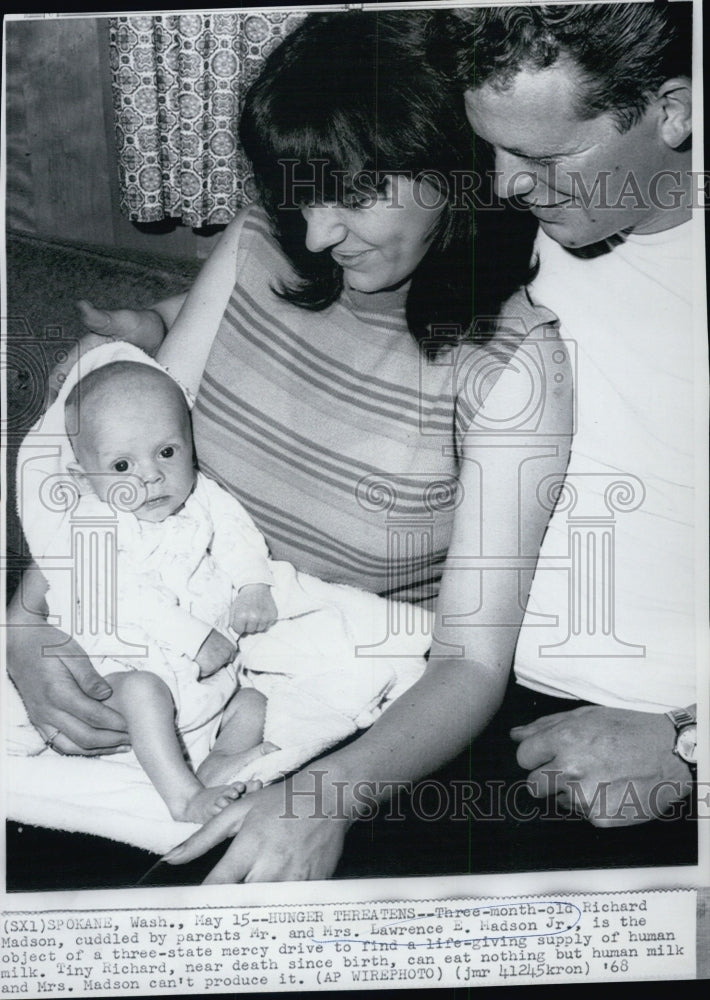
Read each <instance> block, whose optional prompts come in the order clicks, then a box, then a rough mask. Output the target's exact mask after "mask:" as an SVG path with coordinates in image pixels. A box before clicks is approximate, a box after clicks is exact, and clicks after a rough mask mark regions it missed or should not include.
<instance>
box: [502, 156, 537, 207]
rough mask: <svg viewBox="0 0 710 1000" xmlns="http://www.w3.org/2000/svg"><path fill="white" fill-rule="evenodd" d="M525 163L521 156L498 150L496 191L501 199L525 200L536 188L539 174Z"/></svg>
mask: <svg viewBox="0 0 710 1000" xmlns="http://www.w3.org/2000/svg"><path fill="white" fill-rule="evenodd" d="M525 163H526V161H525V160H523V159H522V158H521V157H519V156H514V155H513V154H512V153H505V152H503V151H502V150H500V149H497V150H496V165H495V170H496V179H495V189H496V194H497V195H498V196H499V197H500V198H523V197H524V196H525V195H526V194H530V192H531V191H532V190H533V189H534V188H535V186H536V185H537V181H538V178H537V174H536V173H535V171H534V170H530V169H529V167H526V166H525Z"/></svg>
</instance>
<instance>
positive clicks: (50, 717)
mask: <svg viewBox="0 0 710 1000" xmlns="http://www.w3.org/2000/svg"><path fill="white" fill-rule="evenodd" d="M46 592H47V584H46V581H45V579H44V576H43V575H42V573H41V572H40V571H39V570H38V569H37V567H36V566H34V565H33V566H31V567H30V568H29V569H28V570H26V571H25V574H24V576H23V578H22V581H21V583H20V586H19V587H18V588H17V591H16V593H15V595H14V597H13V599H12V601H11V602H10V605H9V607H8V612H7V628H6V636H7V669H8V673H9V675H10V677H11V678H12V680H13V681H14V683H15V686H16V687H17V689H18V691H19V692H20V695H21V697H22V700H23V702H24V704H25V708H26V709H27V713H28V715H29V717H30V719H31V720H32V722H33V723H34V725H35V726H36V727H37V729H38V730H39V731H40V732H41V733H43V734H44V735H45V736H48V735H50V734H52V733H55V732H57V734H58V735H56V736H55V737H54V738H53V746H54V748H55V749H56V750H59V751H60V753H66V754H84V755H95V754H104V753H114V752H116V751H117V750H122V749H128V746H127V742H128V735H127V732H126V728H125V723H124V720H123V719H122V717H121V716H120V715H119V714H118V712H114V711H113V709H110V708H108V707H107V706H106V705H103V704H102V701H104V700H105V699H106V698H109V697H110V696H111V688H110V686H109V685H108V684H107V683H106V681H105V680H103V678H101V677H99V675H98V674H97V673H96V671H95V670H94V668H93V667H92V665H91V661H90V660H89V658H88V657H87V656H86V653H85V652H84V650H83V649H82V648H81V646H79V644H78V643H77V642H75V641H74V640H73V639H71V638H70V637H69V636H67V635H66V634H65V633H64V632H61V631H60V630H59V629H56V628H53V627H52V626H51V625H48V624H47V621H46V618H47V605H46V601H45V594H46Z"/></svg>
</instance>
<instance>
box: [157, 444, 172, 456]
mask: <svg viewBox="0 0 710 1000" xmlns="http://www.w3.org/2000/svg"><path fill="white" fill-rule="evenodd" d="M174 454H175V449H174V448H173V446H172V445H171V444H169V445H168V446H167V447H166V448H163V449H162V450H161V452H160V457H161V458H172V457H173V455H174Z"/></svg>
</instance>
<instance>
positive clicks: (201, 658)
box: [195, 629, 237, 677]
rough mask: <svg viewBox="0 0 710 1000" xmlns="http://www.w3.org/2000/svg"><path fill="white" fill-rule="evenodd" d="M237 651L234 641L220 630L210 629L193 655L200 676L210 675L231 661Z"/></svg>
mask: <svg viewBox="0 0 710 1000" xmlns="http://www.w3.org/2000/svg"><path fill="white" fill-rule="evenodd" d="M236 652H237V647H236V646H235V645H234V643H232V642H230V641H229V639H226V638H225V637H224V636H223V635H222V633H221V632H217V630H216V629H212V631H211V632H210V634H209V635H208V636H207V638H206V639H205V641H204V642H203V643H202V645H201V646H200V649H199V652H198V654H197V656H196V657H195V663H197V665H198V667H199V668H200V677H211V676H212V674H216V673H217V671H218V670H220V669H221V668H222V667H225V666H226V665H227V664H228V663H231V662H232V660H233V659H234V657H235V655H236Z"/></svg>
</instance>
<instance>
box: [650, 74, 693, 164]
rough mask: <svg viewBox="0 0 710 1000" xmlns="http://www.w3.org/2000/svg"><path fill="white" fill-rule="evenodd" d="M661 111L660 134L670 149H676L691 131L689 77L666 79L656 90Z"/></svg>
mask: <svg viewBox="0 0 710 1000" xmlns="http://www.w3.org/2000/svg"><path fill="white" fill-rule="evenodd" d="M658 100H659V102H660V105H661V109H662V112H663V115H662V118H661V136H662V138H663V140H664V142H665V143H666V145H668V146H670V147H671V148H672V149H678V148H679V147H680V146H682V145H683V143H684V142H685V141H686V140H687V139H688V138H689V137H690V136H691V134H692V131H693V84H692V81H691V80H690V77H687V76H676V77H673V78H672V79H670V80H666V82H665V83H664V84H663V86H662V87H661V88H660V90H659V91H658Z"/></svg>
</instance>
